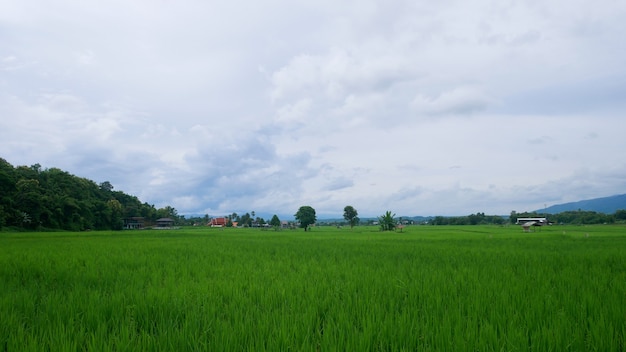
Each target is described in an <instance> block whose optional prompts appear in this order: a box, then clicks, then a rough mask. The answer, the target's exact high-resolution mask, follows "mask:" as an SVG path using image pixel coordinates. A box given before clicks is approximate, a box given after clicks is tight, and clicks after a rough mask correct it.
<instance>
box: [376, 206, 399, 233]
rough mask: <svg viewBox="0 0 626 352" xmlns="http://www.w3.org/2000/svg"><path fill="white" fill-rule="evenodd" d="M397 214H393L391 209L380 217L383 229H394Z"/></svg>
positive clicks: (379, 220) (379, 221)
mask: <svg viewBox="0 0 626 352" xmlns="http://www.w3.org/2000/svg"><path fill="white" fill-rule="evenodd" d="M395 216H396V214H391V212H390V211H389V210H387V211H386V212H385V214H383V215H382V216H380V217H379V218H378V223H379V224H380V229H381V231H393V230H394V229H395V228H396V219H395Z"/></svg>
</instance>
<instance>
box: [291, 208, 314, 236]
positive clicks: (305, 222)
mask: <svg viewBox="0 0 626 352" xmlns="http://www.w3.org/2000/svg"><path fill="white" fill-rule="evenodd" d="M294 216H295V217H296V220H298V221H299V222H300V227H301V228H303V229H304V231H308V229H309V226H310V225H313V224H315V222H316V221H317V217H316V216H315V209H313V208H312V207H311V206H308V205H304V206H301V207H300V209H298V212H297V213H296V214H295V215H294Z"/></svg>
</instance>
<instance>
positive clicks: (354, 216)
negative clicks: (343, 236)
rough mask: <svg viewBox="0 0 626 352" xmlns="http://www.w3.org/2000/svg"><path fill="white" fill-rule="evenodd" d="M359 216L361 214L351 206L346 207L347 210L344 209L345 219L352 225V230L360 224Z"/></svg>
mask: <svg viewBox="0 0 626 352" xmlns="http://www.w3.org/2000/svg"><path fill="white" fill-rule="evenodd" d="M358 215H359V213H358V212H357V211H356V209H354V207H353V206H351V205H346V206H345V208H343V218H344V219H346V221H347V222H348V224H350V228H353V227H354V225H356V224H358V223H359V217H358Z"/></svg>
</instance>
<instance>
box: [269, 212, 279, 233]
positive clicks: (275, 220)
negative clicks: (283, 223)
mask: <svg viewBox="0 0 626 352" xmlns="http://www.w3.org/2000/svg"><path fill="white" fill-rule="evenodd" d="M270 226H272V227H273V228H274V229H275V230H278V229H279V228H280V219H279V218H278V215H276V214H274V216H272V219H271V220H270Z"/></svg>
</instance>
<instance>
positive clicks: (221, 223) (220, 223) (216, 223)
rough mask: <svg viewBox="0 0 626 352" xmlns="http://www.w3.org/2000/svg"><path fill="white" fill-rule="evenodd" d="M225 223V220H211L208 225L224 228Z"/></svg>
mask: <svg viewBox="0 0 626 352" xmlns="http://www.w3.org/2000/svg"><path fill="white" fill-rule="evenodd" d="M226 222H228V220H227V219H226V218H213V219H211V222H210V223H209V225H211V226H226Z"/></svg>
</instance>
